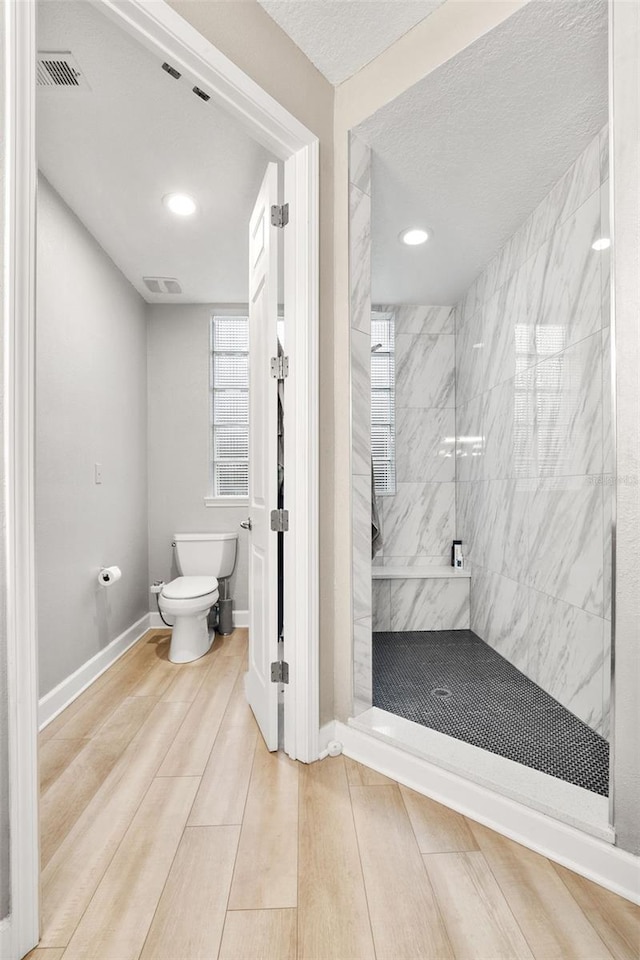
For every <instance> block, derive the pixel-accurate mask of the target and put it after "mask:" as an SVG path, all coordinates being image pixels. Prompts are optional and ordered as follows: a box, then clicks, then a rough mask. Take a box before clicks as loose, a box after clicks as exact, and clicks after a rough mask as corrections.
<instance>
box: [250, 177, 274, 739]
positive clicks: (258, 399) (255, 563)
mask: <svg viewBox="0 0 640 960" xmlns="http://www.w3.org/2000/svg"><path fill="white" fill-rule="evenodd" d="M277 202H278V165H277V164H276V163H270V164H269V165H268V167H267V171H266V173H265V176H264V180H263V181H262V186H261V187H260V192H259V193H258V198H257V200H256V204H255V207H254V208H253V213H252V214H251V219H250V221H249V375H250V380H249V383H250V389H249V518H250V524H251V525H250V529H249V530H248V531H247V535H248V538H249V667H248V670H247V673H246V674H245V691H246V695H247V700H248V701H249V705H250V707H251V709H252V710H253V712H254V714H255V718H256V720H257V722H258V726H259V727H260V730H261V732H262V736H263V737H264V740H265V743H266V745H267V747H268V748H269V750H277V749H278V684H277V683H272V682H271V663H272V662H273V661H275V660H277V657H278V537H277V533H274V532H273V531H272V530H271V525H270V515H271V510H272V509H275V508H276V507H277V505H278V499H277V494H278V458H277V452H278V447H277V437H278V421H277V410H278V407H277V404H278V394H277V389H278V381H277V380H276V379H275V378H274V377H272V376H271V367H270V360H271V357H275V356H277V354H278V340H277V337H278V334H277V322H278V235H277V234H278V228H277V227H274V226H272V224H271V207H272V206H274V205H276V204H277Z"/></svg>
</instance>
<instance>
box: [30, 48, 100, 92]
mask: <svg viewBox="0 0 640 960" xmlns="http://www.w3.org/2000/svg"><path fill="white" fill-rule="evenodd" d="M38 86H39V87H76V89H77V88H82V89H84V90H89V89H90V87H89V84H88V83H87V81H86V80H85V78H84V75H83V73H82V70H81V69H80V67H79V66H78V63H77V61H76V58H75V57H74V56H73V55H72V54H71V53H69V52H68V51H58V52H55V53H54V52H52V51H41V52H39V53H38Z"/></svg>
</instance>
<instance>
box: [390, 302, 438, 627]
mask: <svg viewBox="0 0 640 960" xmlns="http://www.w3.org/2000/svg"><path fill="white" fill-rule="evenodd" d="M373 309H374V310H376V311H380V312H381V313H391V314H393V317H394V321H395V377H396V396H395V406H396V413H395V417H396V480H397V488H396V493H395V494H394V495H390V496H385V497H381V498H380V501H379V509H380V515H381V521H382V526H383V540H384V544H383V548H382V554H381V555H380V556H379V557H378V558H376V560H377V564H378V565H384V564H387V565H388V564H393V565H394V566H398V565H403V566H407V565H411V564H415V563H420V564H433V563H435V564H438V565H445V564H447V563H448V562H449V558H450V551H451V540H452V539H453V537H454V535H455V488H454V481H455V434H456V431H455V417H456V414H455V389H456V387H455V311H454V308H453V307H448V306H429V305H418V304H389V303H386V304H375V305H374V307H373ZM422 629H425V630H429V629H434V628H433V626H432V625H431V624H430V623H428V622H425V623H424V624H423V625H422Z"/></svg>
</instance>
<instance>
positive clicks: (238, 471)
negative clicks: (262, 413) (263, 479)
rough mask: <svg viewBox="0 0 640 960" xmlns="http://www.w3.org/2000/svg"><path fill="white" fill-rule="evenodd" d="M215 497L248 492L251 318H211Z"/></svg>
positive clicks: (212, 453) (212, 442) (212, 443)
mask: <svg viewBox="0 0 640 960" xmlns="http://www.w3.org/2000/svg"><path fill="white" fill-rule="evenodd" d="M210 384H211V473H212V488H213V496H214V497H221V498H222V497H247V496H248V495H249V319H248V317H219V316H213V317H212V318H211V372H210Z"/></svg>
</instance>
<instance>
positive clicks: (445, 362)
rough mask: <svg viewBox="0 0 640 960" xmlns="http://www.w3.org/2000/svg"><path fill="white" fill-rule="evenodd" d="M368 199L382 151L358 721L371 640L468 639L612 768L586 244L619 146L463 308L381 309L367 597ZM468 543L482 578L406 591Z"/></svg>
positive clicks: (363, 201)
mask: <svg viewBox="0 0 640 960" xmlns="http://www.w3.org/2000/svg"><path fill="white" fill-rule="evenodd" d="M370 182H371V178H370V153H369V150H368V148H367V147H365V146H364V145H363V144H361V143H360V142H359V141H358V140H357V139H356V138H355V137H352V145H351V177H350V191H351V210H352V220H351V250H350V255H351V278H352V288H351V290H352V319H351V323H352V331H351V333H352V341H351V343H352V371H353V384H352V415H353V424H354V427H353V438H352V443H353V459H352V463H353V474H354V476H353V505H352V506H353V514H354V540H353V579H354V612H353V615H354V641H355V643H354V699H355V704H356V707H355V712H356V713H358V712H359V711H361V710H363V709H366V707H368V706H371V704H372V703H374V704H375V703H376V700H375V697H376V694H375V690H376V682H375V680H374V678H373V677H372V672H373V669H374V667H375V663H376V655H375V654H374V656H373V658H372V640H371V637H372V630H373V632H374V634H375V635H377V636H378V637H379V638H380V640H379V646H378V648H377V649H378V651H380V650H381V649H382V646H381V645H382V643H383V638H386V639H384V642H385V643H386V646H385V648H384V650H385V653H384V656H385V657H387V659H386V660H384V662H385V664H386V665H387V667H388V666H389V663H390V662H391V661H389V659H388V657H389V655H390V654H389V651H390V650H391V651H392V652H393V649H394V648H393V646H389V644H388V638H389V637H394V635H395V636H396V637H398V638H402V637H403V636H404V637H406V638H407V639H410V638H411V637H412V636H413V635H414V634H412V633H407V631H413V632H415V631H451V630H458V631H460V633H459V634H458V636H459V637H460V638H463V637H464V638H465V640H466V639H467V637H468V635H467V634H466V633H463V631H464V630H465V628H470V630H471V631H472V634H473V635H474V636H475V637H476V638H480V640H481V641H483V643H484V645H488V646H489V647H490V648H492V649H493V650H494V651H496V653H497V654H500V655H501V656H502V657H504V658H505V659H506V661H508V665H510V666H511V667H514V668H516V671H515V672H516V673H518V674H519V675H520V676H522V677H523V680H527V682H528V681H533V683H532V684H529V686H530V688H531V689H532V690H533V691H534V692H535V690H537V689H538V688H540V691H541V693H540V696H538V697H537V700H536V696H537V695H536V696H533V701H536V702H542V701H541V697H542V698H543V699H544V698H546V699H545V700H544V702H545V704H547V703H548V704H551V705H552V708H553V705H554V704H555V705H559V706H560V707H564V708H566V710H567V711H569V712H570V714H571V715H572V717H575V718H576V719H577V720H578V721H582V724H581V725H579V727H576V728H575V729H576V730H577V731H578V733H576V736H578V737H579V736H580V733H579V730H580V729H582V730H584V731H585V736H586V739H587V740H588V739H589V736H591V737H592V746H594V745H595V746H594V749H595V753H596V754H597V755H598V758H599V760H598V763H599V764H600V765H601V766H602V768H603V769H604V768H605V767H606V744H603V741H602V740H600V738H599V737H597V736H596V734H597V735H601V736H602V737H607V736H608V729H609V720H608V713H609V686H610V676H609V657H610V634H611V628H610V618H611V610H610V592H611V589H610V581H611V572H610V551H611V540H610V537H611V532H610V531H611V514H612V492H613V484H612V475H613V472H614V465H613V451H612V445H611V436H612V423H611V405H610V389H611V384H610V354H609V276H608V265H609V255H608V252H607V251H606V250H601V251H596V250H594V249H593V248H592V244H593V243H594V242H595V241H596V240H597V239H599V238H600V237H603V236H604V237H607V236H608V235H609V232H608V231H609V225H608V210H607V197H608V163H607V130H606V128H605V129H603V130H602V131H601V133H600V134H599V136H597V137H596V138H595V139H593V140H592V142H591V143H590V144H589V145H588V146H587V148H586V149H585V150H584V151H583V153H582V154H581V155H580V156H579V157H577V158H576V160H575V162H574V163H573V164H572V165H571V167H570V168H569V169H568V170H567V171H566V173H565V174H564V176H563V177H562V178H561V179H560V180H559V181H558V182H557V183H556V184H555V185H554V186H553V188H552V189H551V191H550V192H549V193H548V194H547V196H546V197H545V198H544V200H543V201H542V202H541V203H540V204H539V205H538V206H537V207H536V208H535V210H533V212H532V213H531V215H530V216H529V217H528V218H527V219H526V220H525V222H524V223H523V224H522V225H521V226H520V228H519V229H518V230H517V231H516V232H515V233H514V234H513V236H512V237H511V238H510V239H509V241H508V242H507V243H506V244H505V245H504V247H503V248H502V250H501V251H500V253H499V254H498V256H496V258H495V259H494V260H493V261H492V262H491V263H489V265H488V266H487V267H486V269H485V270H484V272H483V273H481V274H480V275H479V276H478V277H477V278H476V280H475V281H474V283H473V284H472V285H471V287H470V288H469V289H468V291H467V292H466V295H465V296H464V297H463V298H462V300H461V301H460V302H459V303H457V304H455V305H451V306H445V307H430V306H415V305H407V304H391V305H390V304H375V305H374V307H373V309H374V310H380V311H385V312H390V313H393V315H394V319H395V335H396V356H395V359H396V467H397V488H396V494H395V495H394V496H387V497H382V498H380V501H379V509H380V515H381V521H382V530H383V544H384V546H383V550H382V552H381V554H379V555H378V556H377V557H376V558H375V559H374V560H373V572H374V579H373V584H372V582H371V579H370V578H371V573H372V561H371V560H370V541H369V525H370V506H371V504H370V473H369V459H370V450H371V440H370V433H369V432H368V431H369V429H370V426H369V414H368V406H367V405H368V399H369V397H370V391H371V380H370V348H371V332H370V317H371V303H370V299H369V291H370V285H371V277H370V248H371V236H370V203H371V199H370V193H371V188H370ZM454 537H457V538H459V539H461V540H462V541H463V545H464V552H465V559H466V565H467V570H468V572H469V573H470V574H471V577H470V580H466V581H464V582H463V581H461V580H455V579H453V578H446V577H445V578H438V579H432V578H429V577H428V576H425V577H413V576H408V577H407V578H402V577H398V576H397V569H396V568H397V567H420V568H426V567H428V566H435V567H438V566H443V565H445V564H447V562H448V555H449V550H450V545H451V540H452V539H453V538H454ZM381 568H382V569H381ZM385 568H389V569H392V568H393V570H394V577H393V578H391V577H390V578H389V579H386V578H385V575H384V573H383V570H384V569H385ZM441 636H444V633H443V634H441ZM451 636H455V634H451ZM432 637H433V638H435V637H436V634H432ZM449 639H450V638H449ZM474 642H475V641H474ZM409 648H410V644H408V645H407V646H406V649H407V650H409ZM416 649H418V648H416ZM422 649H423V650H424V647H423V648H422ZM469 649H471V647H470V648H469ZM474 649H475V648H474ZM485 649H486V647H485ZM381 656H382V655H381V654H380V652H378V655H377V660H378V664H380V663H382V662H383V661H382V659H381ZM393 656H396V657H397V654H393ZM422 662H423V663H425V662H426V661H425V660H424V658H423V660H422ZM391 672H392V671H391ZM527 678H528V679H527ZM534 685H535V686H534ZM404 715H407V714H406V713H405V714H404ZM421 722H424V721H421ZM571 722H572V723H573V720H572V721H571ZM427 725H429V724H428V723H427ZM592 731H593V734H592ZM453 735H454V736H455V735H456V734H455V733H454V734H453ZM457 735H458V736H461V737H462V738H463V739H464V738H465V737H464V735H463V734H460V733H459V734H457ZM489 749H491V747H489ZM592 753H593V751H592ZM504 755H510V754H509V753H508V752H507V753H505V754H504ZM523 762H526V761H523ZM531 765H533V766H535V765H536V764H535V763H533V764H531ZM549 772H551V771H549ZM596 779H597V778H596ZM600 781H602V776H600ZM605 782H606V776H605ZM590 789H591V787H590ZM600 792H602V790H601V791H600Z"/></svg>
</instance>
